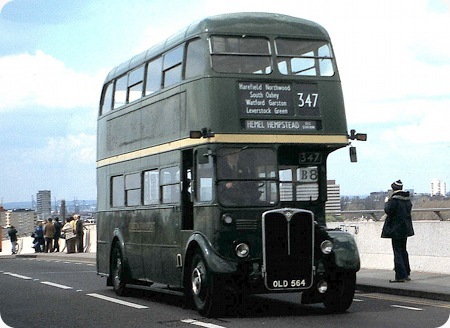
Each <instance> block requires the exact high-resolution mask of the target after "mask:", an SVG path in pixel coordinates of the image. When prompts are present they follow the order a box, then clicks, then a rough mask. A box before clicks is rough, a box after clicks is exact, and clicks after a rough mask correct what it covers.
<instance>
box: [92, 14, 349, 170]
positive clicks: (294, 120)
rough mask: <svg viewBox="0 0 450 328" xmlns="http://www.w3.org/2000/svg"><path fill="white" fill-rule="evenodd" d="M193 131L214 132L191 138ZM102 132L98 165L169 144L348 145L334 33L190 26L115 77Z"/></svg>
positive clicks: (264, 20) (105, 94)
mask: <svg viewBox="0 0 450 328" xmlns="http://www.w3.org/2000/svg"><path fill="white" fill-rule="evenodd" d="M230 22H232V23H231V24H230ZM249 31H250V32H249ZM156 114H157V115H156ZM129 131H134V133H133V134H130V133H129ZM191 131H202V136H203V137H210V138H207V139H202V140H193V139H189V136H190V132H191ZM98 132H99V138H104V139H105V141H106V142H104V143H103V142H102V143H99V148H98V160H99V162H98V165H99V166H103V165H107V164H109V163H111V162H114V161H117V160H118V158H117V156H122V157H120V160H122V159H127V158H134V156H135V155H137V154H134V155H133V153H134V152H136V151H138V150H142V149H143V148H149V149H148V152H150V153H152V152H155V151H156V152H158V151H160V149H162V148H161V147H163V149H165V147H166V146H168V143H171V145H170V147H169V148H170V149H172V148H173V147H178V148H182V147H183V146H185V145H189V144H199V143H206V142H225V143H227V142H236V141H238V142H239V141H242V140H245V141H246V142H253V141H254V142H258V143H264V142H265V143H272V142H273V141H274V138H275V139H276V140H277V142H278V141H279V142H282V143H305V144H310V143H322V144H326V145H327V147H328V148H330V147H335V148H339V147H343V146H345V145H347V144H348V138H347V137H348V133H347V125H346V119H345V110H344V102H343V96H342V91H341V85H340V79H339V73H338V69H337V66H336V62H335V58H334V55H333V51H332V47H331V43H330V38H329V36H328V34H327V32H326V31H325V30H324V29H323V28H322V27H321V26H320V25H318V24H316V23H313V22H310V21H306V20H303V19H299V18H294V17H290V16H284V15H274V14H265V13H245V14H227V15H219V16H215V17H211V18H207V19H204V20H202V21H199V22H197V23H193V24H191V25H190V26H189V27H188V28H186V29H185V30H183V31H181V32H179V33H178V34H176V35H175V36H173V37H171V38H169V39H167V40H166V41H165V42H164V43H161V44H159V45H157V46H155V47H153V48H150V49H149V50H147V51H145V52H143V53H141V54H139V55H137V56H135V57H133V58H132V59H131V60H129V61H127V62H125V63H123V64H121V65H119V66H117V67H116V68H114V69H113V70H112V71H111V72H110V73H109V75H108V76H107V78H106V80H105V84H104V88H103V91H102V100H101V104H100V113H99V127H98ZM213 136H214V137H213ZM211 137H213V138H211ZM174 141H176V142H175V143H174ZM151 147H159V148H156V149H153V150H152V149H150V148H151ZM123 154H127V155H123ZM137 156H140V155H137Z"/></svg>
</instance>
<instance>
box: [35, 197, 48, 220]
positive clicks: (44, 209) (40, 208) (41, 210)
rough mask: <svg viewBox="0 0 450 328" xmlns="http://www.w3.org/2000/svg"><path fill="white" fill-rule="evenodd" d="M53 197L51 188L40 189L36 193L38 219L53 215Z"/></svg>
mask: <svg viewBox="0 0 450 328" xmlns="http://www.w3.org/2000/svg"><path fill="white" fill-rule="evenodd" d="M51 214H52V198H51V192H50V190H41V191H38V193H37V195H36V215H37V219H38V220H44V219H48V218H49V217H51Z"/></svg>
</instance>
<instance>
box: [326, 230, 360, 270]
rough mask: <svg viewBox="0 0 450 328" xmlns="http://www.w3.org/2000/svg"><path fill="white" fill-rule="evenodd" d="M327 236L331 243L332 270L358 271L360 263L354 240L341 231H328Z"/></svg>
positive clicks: (330, 263)
mask: <svg viewBox="0 0 450 328" xmlns="http://www.w3.org/2000/svg"><path fill="white" fill-rule="evenodd" d="M327 233H328V235H329V236H330V237H331V239H332V241H333V251H332V254H330V255H332V256H331V261H330V262H329V263H328V264H329V265H331V267H332V268H330V269H337V270H339V271H341V270H342V271H355V272H356V271H359V269H360V268H361V262H360V259H359V252H358V247H357V245H356V242H355V239H354V238H353V236H352V235H351V234H349V233H348V232H343V231H341V230H328V231H327Z"/></svg>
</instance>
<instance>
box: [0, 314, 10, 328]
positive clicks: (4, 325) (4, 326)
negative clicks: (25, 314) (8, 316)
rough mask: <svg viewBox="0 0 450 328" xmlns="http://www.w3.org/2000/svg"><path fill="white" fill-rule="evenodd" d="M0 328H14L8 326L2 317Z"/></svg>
mask: <svg viewBox="0 0 450 328" xmlns="http://www.w3.org/2000/svg"><path fill="white" fill-rule="evenodd" d="M0 327H3V328H12V327H11V326H8V325H7V324H6V323H5V322H4V321H3V319H2V316H1V315H0Z"/></svg>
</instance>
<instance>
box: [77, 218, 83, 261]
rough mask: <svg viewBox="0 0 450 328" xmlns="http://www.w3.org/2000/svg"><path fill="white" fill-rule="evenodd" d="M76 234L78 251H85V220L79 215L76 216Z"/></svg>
mask: <svg viewBox="0 0 450 328" xmlns="http://www.w3.org/2000/svg"><path fill="white" fill-rule="evenodd" d="M75 234H76V235H77V237H76V238H77V252H78V253H83V237H84V231H83V220H82V219H81V217H80V216H79V215H77V216H76V223H75Z"/></svg>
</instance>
